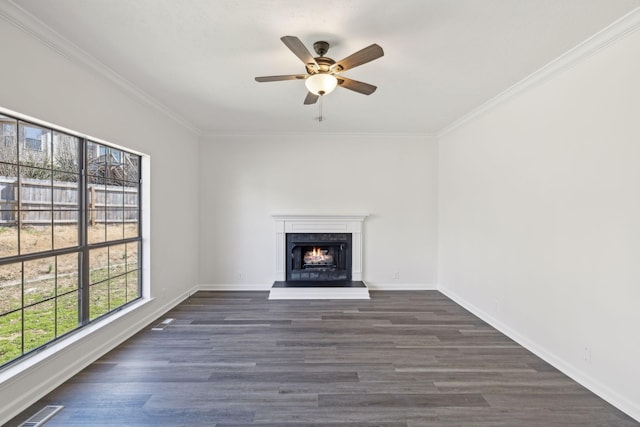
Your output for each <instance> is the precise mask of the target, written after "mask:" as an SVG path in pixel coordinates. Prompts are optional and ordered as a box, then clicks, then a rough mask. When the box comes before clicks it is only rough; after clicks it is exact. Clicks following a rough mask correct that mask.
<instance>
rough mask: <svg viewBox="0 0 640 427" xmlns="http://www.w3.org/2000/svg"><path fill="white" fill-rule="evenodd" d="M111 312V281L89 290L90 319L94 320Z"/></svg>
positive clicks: (93, 286) (92, 286)
mask: <svg viewBox="0 0 640 427" xmlns="http://www.w3.org/2000/svg"><path fill="white" fill-rule="evenodd" d="M108 312H109V281H108V280H107V281H105V282H102V283H98V284H97V285H91V287H90V288H89V319H91V320H93V319H95V318H96V317H100V316H102V315H103V314H106V313H108Z"/></svg>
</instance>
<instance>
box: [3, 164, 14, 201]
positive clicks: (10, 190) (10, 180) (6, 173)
mask: <svg viewBox="0 0 640 427" xmlns="http://www.w3.org/2000/svg"><path fill="white" fill-rule="evenodd" d="M0 182H2V190H1V191H2V192H1V196H2V199H3V200H17V199H16V198H17V197H18V193H17V191H16V187H17V185H18V166H17V165H14V164H9V163H0Z"/></svg>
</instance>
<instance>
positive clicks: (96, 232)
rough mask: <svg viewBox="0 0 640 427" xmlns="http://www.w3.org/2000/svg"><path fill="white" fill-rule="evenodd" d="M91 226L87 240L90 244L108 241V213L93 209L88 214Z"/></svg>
mask: <svg viewBox="0 0 640 427" xmlns="http://www.w3.org/2000/svg"><path fill="white" fill-rule="evenodd" d="M88 215H89V226H88V228H87V240H88V241H89V243H101V242H104V241H106V240H107V224H106V223H105V217H106V213H105V211H104V209H93V210H90V211H89V212H88Z"/></svg>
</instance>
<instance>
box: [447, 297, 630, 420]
mask: <svg viewBox="0 0 640 427" xmlns="http://www.w3.org/2000/svg"><path fill="white" fill-rule="evenodd" d="M438 290H439V291H440V292H441V293H442V294H443V295H445V296H446V297H447V298H449V299H451V300H452V301H454V302H455V303H456V304H458V305H460V306H462V307H464V308H465V309H466V310H469V311H470V312H471V313H473V314H474V315H475V316H478V317H479V318H480V319H482V320H484V321H485V322H487V323H488V324H490V325H491V326H493V327H494V328H496V329H497V330H498V331H500V332H502V333H503V334H505V335H506V336H508V337H509V338H511V339H512V340H514V341H515V342H517V343H518V344H520V345H521V346H523V347H524V348H526V349H527V350H529V351H531V352H532V353H533V354H535V355H536V356H538V357H539V358H541V359H542V360H544V361H546V362H547V363H549V364H550V365H552V366H553V367H555V368H557V369H558V370H559V371H561V372H562V373H563V374H565V375H567V376H568V377H569V378H571V379H573V380H574V381H576V382H577V383H579V384H580V385H582V386H584V387H585V388H587V389H588V390H590V391H591V392H593V393H594V394H596V395H598V396H600V397H601V398H602V399H604V400H606V401H607V402H609V403H610V404H612V405H613V406H615V407H616V408H618V409H620V410H621V411H623V412H625V413H626V414H627V415H629V416H630V417H632V418H635V419H636V420H638V421H640V404H639V403H638V402H632V401H630V400H629V399H627V398H626V397H624V396H622V395H620V394H619V393H617V392H616V391H614V390H612V389H611V388H609V387H607V386H606V385H604V384H602V383H601V382H600V381H598V380H596V379H595V378H593V377H591V376H590V375H588V374H587V373H585V372H583V371H581V370H580V369H577V368H576V367H575V366H573V365H572V364H571V363H568V362H565V361H564V360H563V359H561V358H559V357H557V356H556V355H555V354H553V353H552V352H550V351H549V350H547V349H545V348H543V347H541V346H539V345H538V344H537V343H536V342H534V341H531V340H530V339H529V338H527V337H526V336H524V335H522V334H520V333H519V332H518V331H516V330H514V329H512V328H510V327H509V326H507V325H506V324H504V323H502V322H501V321H499V320H498V319H496V318H494V317H493V316H491V315H490V314H488V313H487V312H485V311H484V310H482V309H480V308H478V307H477V306H475V305H474V304H472V303H470V302H468V301H467V300H465V299H464V298H462V297H461V296H460V295H458V294H456V293H455V292H453V291H451V290H449V289H446V288H443V287H439V289H438Z"/></svg>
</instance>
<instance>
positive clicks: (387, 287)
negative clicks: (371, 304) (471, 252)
mask: <svg viewBox="0 0 640 427" xmlns="http://www.w3.org/2000/svg"><path fill="white" fill-rule="evenodd" d="M366 283H367V287H368V288H369V290H370V291H435V290H438V287H437V286H436V285H434V284H430V283H371V282H369V281H367V282H366ZM272 285H273V283H259V284H231V283H204V284H200V285H198V290H199V291H269V290H270V289H271V286H272Z"/></svg>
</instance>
